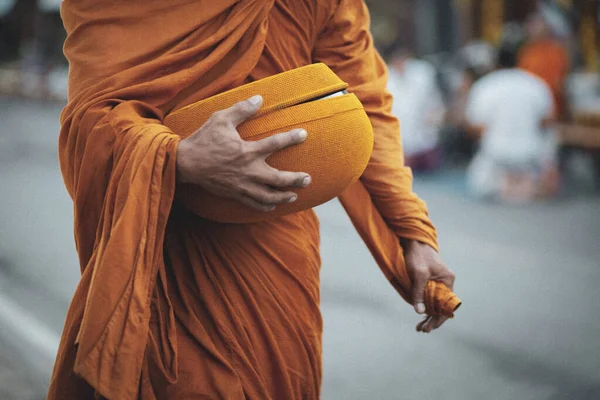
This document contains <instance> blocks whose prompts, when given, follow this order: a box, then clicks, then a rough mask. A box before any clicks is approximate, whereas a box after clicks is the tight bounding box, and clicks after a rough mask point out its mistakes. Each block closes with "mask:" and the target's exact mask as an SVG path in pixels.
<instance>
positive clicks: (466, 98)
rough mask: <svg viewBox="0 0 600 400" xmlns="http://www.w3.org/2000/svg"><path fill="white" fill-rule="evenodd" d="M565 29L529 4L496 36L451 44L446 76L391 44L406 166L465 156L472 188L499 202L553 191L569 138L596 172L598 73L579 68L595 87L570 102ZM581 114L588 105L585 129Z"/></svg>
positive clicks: (427, 166) (462, 161) (430, 166)
mask: <svg viewBox="0 0 600 400" xmlns="http://www.w3.org/2000/svg"><path fill="white" fill-rule="evenodd" d="M566 36H567V35H564V34H562V35H561V32H560V30H557V29H555V27H553V25H552V23H551V21H549V19H548V16H546V15H544V13H542V12H534V13H531V14H530V15H529V16H528V17H527V18H526V19H525V20H524V21H523V23H521V24H517V23H514V22H513V23H510V24H506V25H505V26H504V27H503V30H502V36H501V38H500V39H499V40H498V43H497V45H495V46H494V45H492V44H489V43H488V42H485V41H473V42H471V43H468V44H467V45H466V46H464V47H463V48H462V49H460V50H459V51H458V53H457V55H456V57H455V59H454V60H453V66H452V67H451V68H453V69H454V71H453V72H454V74H451V75H450V76H451V77H452V78H454V79H453V80H452V79H449V78H448V74H446V76H444V75H443V74H442V73H441V72H440V71H441V70H442V68H441V67H440V66H439V65H435V63H434V62H430V61H427V60H426V59H423V58H417V57H416V56H415V55H414V54H413V52H411V51H410V49H407V48H404V47H398V48H396V49H394V50H393V51H392V52H391V54H390V56H389V60H388V65H389V69H390V77H389V85H388V89H389V91H390V92H391V93H392V95H393V96H394V108H393V112H394V114H395V115H396V116H397V117H398V118H399V119H400V123H401V136H402V142H403V147H404V153H405V163H406V164H407V165H408V166H410V167H411V168H412V169H413V171H414V172H415V173H424V172H431V171H435V170H438V169H440V168H442V167H444V168H447V167H454V166H461V165H466V166H467V185H468V189H469V191H470V193H471V194H472V195H473V196H475V197H477V198H480V199H488V200H494V201H502V202H507V203H524V202H530V201H534V200H536V199H548V198H551V197H554V196H556V195H557V194H559V192H560V191H561V188H562V187H563V186H564V185H563V182H564V178H563V175H564V173H565V169H566V168H565V160H566V156H567V155H569V154H570V151H571V150H573V148H575V149H577V151H581V152H584V153H586V154H587V155H589V157H590V159H591V160H592V165H591V169H595V171H593V172H592V173H593V174H595V177H596V178H595V179H598V177H599V174H600V168H598V167H599V166H600V163H598V153H597V151H598V149H599V147H598V138H599V136H600V131H599V130H598V128H599V127H598V125H595V123H594V120H595V121H596V122H597V115H598V114H597V113H600V103H598V102H597V99H598V97H597V96H599V95H600V86H599V80H598V74H597V73H593V74H590V75H589V76H587V78H588V79H587V82H588V84H590V85H591V87H592V88H595V89H592V90H591V92H592V93H591V96H588V97H591V100H590V99H589V98H588V99H587V103H588V104H590V107H589V108H588V109H585V107H581V105H580V104H577V103H581V97H582V96H581V90H580V91H579V92H577V93H576V94H577V95H578V98H577V99H572V98H573V97H574V96H573V95H574V93H572V91H569V87H570V86H573V82H570V80H574V75H573V74H572V72H573V71H574V69H573V66H572V62H571V59H570V52H569V48H568V43H567V40H566V38H567V37H566ZM443 68H445V69H448V65H444V66H443ZM578 79H581V76H579V77H578ZM594 101H595V102H596V104H591V103H594ZM577 106H579V107H577ZM582 109H583V110H582ZM582 114H586V115H587V114H589V115H588V116H587V120H588V121H587V122H588V124H587V126H588V129H586V127H585V126H582V124H581V121H580V120H581V119H582V118H583V119H585V117H582ZM590 115H591V117H590ZM594 115H596V117H594ZM584 125H585V124H584ZM594 163H595V164H594Z"/></svg>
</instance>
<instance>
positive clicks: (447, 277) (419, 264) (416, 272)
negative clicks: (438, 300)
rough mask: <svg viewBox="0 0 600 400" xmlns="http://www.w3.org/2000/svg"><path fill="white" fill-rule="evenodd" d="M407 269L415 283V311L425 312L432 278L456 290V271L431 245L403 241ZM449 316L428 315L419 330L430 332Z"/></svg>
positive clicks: (418, 326) (413, 290) (418, 325)
mask: <svg viewBox="0 0 600 400" xmlns="http://www.w3.org/2000/svg"><path fill="white" fill-rule="evenodd" d="M402 247H403V248H404V260H405V262H406V269H407V271H408V273H409V275H410V278H411V280H412V283H413V288H412V298H413V305H414V307H415V311H416V312H417V313H418V314H425V313H426V307H425V288H426V286H427V283H428V282H429V281H430V280H433V281H438V282H442V283H443V284H445V285H446V286H447V287H448V289H450V290H454V273H453V272H452V271H451V270H450V269H449V268H448V266H447V265H446V264H445V263H444V262H443V261H442V259H441V257H440V255H439V254H438V252H437V251H435V249H433V248H432V247H431V246H429V245H427V244H424V243H421V242H418V241H416V240H406V241H403V243H402ZM447 319H448V317H446V316H442V315H436V316H432V315H426V316H425V318H424V319H423V320H422V321H421V322H419V323H418V324H417V331H418V332H424V333H429V332H431V331H432V330H434V329H437V328H439V327H440V326H442V324H443V323H444V322H446V320H447Z"/></svg>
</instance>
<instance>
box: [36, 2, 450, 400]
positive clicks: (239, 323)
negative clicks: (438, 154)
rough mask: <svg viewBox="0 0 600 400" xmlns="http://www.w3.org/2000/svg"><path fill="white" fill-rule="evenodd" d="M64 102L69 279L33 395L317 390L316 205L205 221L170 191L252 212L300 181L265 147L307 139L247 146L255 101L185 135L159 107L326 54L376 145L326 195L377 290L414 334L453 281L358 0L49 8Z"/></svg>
mask: <svg viewBox="0 0 600 400" xmlns="http://www.w3.org/2000/svg"><path fill="white" fill-rule="evenodd" d="M61 14H62V18H63V21H64V25H65V28H66V31H67V34H68V37H67V40H66V43H65V47H64V51H65V54H66V56H67V58H68V59H69V62H70V76H69V103H68V105H67V106H66V107H65V109H64V110H63V112H62V114H61V124H62V127H61V133H60V139H59V157H60V165H61V169H62V173H63V177H64V181H65V185H66V187H67V190H68V192H69V194H70V196H71V197H72V199H73V202H74V216H75V240H76V245H77V251H78V255H79V262H80V265H81V272H82V276H81V281H80V283H79V285H78V287H77V289H76V291H75V294H74V296H73V300H72V303H71V306H70V308H69V311H68V314H67V318H66V322H65V328H64V331H63V335H62V339H61V343H60V348H59V352H58V356H57V359H56V365H55V368H54V373H53V376H52V380H51V384H50V389H49V394H48V399H50V400H56V399H78V400H85V399H95V398H106V399H110V400H131V399H144V400H149V399H200V398H202V399H235V400H241V399H257V400H284V399H286V400H287V399H292V400H294V399H318V398H319V390H320V383H321V334H322V320H321V314H320V311H319V270H320V258H319V222H318V220H317V217H316V215H315V212H314V211H313V210H306V211H303V212H299V213H296V214H292V215H288V216H285V217H281V218H277V219H274V220H269V221H266V222H259V223H253V224H220V223H216V222H211V221H208V220H204V219H202V218H200V217H198V216H196V215H194V214H192V213H191V212H190V211H188V210H186V209H185V208H183V207H182V206H181V205H180V204H178V203H177V201H174V198H175V194H176V191H177V187H178V183H180V182H188V183H194V184H197V185H201V186H202V187H204V188H205V189H206V190H208V191H210V192H212V193H215V194H218V195H220V196H224V197H229V198H234V199H237V200H239V201H240V202H242V203H244V204H246V205H248V206H250V207H255V208H257V209H259V210H263V211H268V210H271V209H273V207H277V206H278V205H279V204H282V203H284V202H287V201H293V200H294V194H293V193H292V192H289V191H286V190H285V189H284V188H286V187H291V186H306V185H309V184H310V182H311V179H312V177H310V176H308V175H307V174H305V173H303V172H301V171H300V172H298V171H277V170H274V169H272V168H270V167H269V166H268V165H267V164H266V163H265V162H264V160H265V158H266V156H268V154H270V153H272V152H275V151H278V150H279V149H282V148H285V147H287V146H292V145H297V144H299V143H301V142H302V141H303V140H304V139H305V138H306V136H307V135H311V132H304V131H302V130H298V131H291V132H283V133H281V134H280V135H276V136H273V137H271V138H268V139H265V140H262V141H258V142H254V143H249V142H244V141H242V140H241V139H240V137H239V135H238V134H237V131H236V125H237V124H239V123H240V122H242V121H244V120H245V119H247V118H249V117H250V116H252V115H253V114H254V113H255V112H256V111H257V110H259V109H260V106H261V101H262V99H261V98H260V97H253V98H251V99H248V100H247V101H243V102H241V103H239V104H237V105H235V106H233V107H232V108H230V109H227V110H223V111H220V112H218V113H216V114H215V115H213V117H211V119H210V120H209V121H208V122H207V123H206V124H205V125H204V126H202V127H201V128H200V129H199V130H198V131H197V132H196V133H195V134H194V135H192V136H191V137H189V138H187V139H184V140H182V139H181V138H180V137H179V136H178V135H177V133H176V132H173V131H170V130H169V129H168V128H166V127H165V126H164V125H163V124H162V123H161V122H162V121H163V120H164V118H165V116H166V115H168V114H169V113H170V112H173V111H175V110H178V109H180V108H181V107H184V106H186V105H188V104H191V103H194V102H196V101H199V100H201V99H204V98H207V97H210V96H213V95H215V94H217V93H220V92H223V91H225V90H228V89H231V88H234V87H237V86H239V85H242V84H245V83H248V82H251V81H253V80H257V79H261V78H264V77H266V76H270V75H273V74H276V73H279V72H283V71H286V70H289V69H293V68H296V67H300V66H303V65H307V64H310V63H315V62H323V63H326V64H327V65H328V66H329V67H330V68H332V69H333V71H334V72H336V73H337V74H338V75H339V76H340V77H341V78H342V79H343V80H345V81H346V82H348V83H349V85H350V87H349V90H350V91H351V92H353V93H355V94H356V95H357V96H358V97H359V99H360V100H361V101H362V103H363V104H364V107H365V110H366V112H367V113H368V115H369V117H370V120H371V122H372V125H373V128H374V131H375V137H376V138H375V146H374V150H373V155H372V158H371V160H370V163H369V166H368V167H367V169H366V171H365V172H364V174H363V176H362V177H361V179H360V180H359V182H357V183H356V184H354V185H353V186H351V187H350V188H348V190H347V191H346V192H345V193H343V194H342V195H341V196H340V200H341V202H342V204H343V206H344V207H345V208H346V210H347V212H348V215H349V217H350V219H351V221H352V222H353V224H354V225H355V227H356V229H357V230H358V232H359V234H360V235H361V237H362V238H363V240H364V241H365V243H366V245H367V246H368V247H369V249H370V251H371V252H372V253H373V255H374V257H375V259H376V260H377V262H378V264H379V266H380V267H381V269H382V271H383V272H384V274H385V275H386V277H388V279H389V280H390V282H391V283H392V285H393V286H394V287H395V288H396V289H397V290H398V292H399V293H400V294H401V295H402V296H403V297H404V298H405V299H406V300H408V301H409V302H410V303H411V304H413V305H414V307H415V310H416V311H417V312H418V313H421V314H425V313H427V314H426V315H424V319H423V320H422V321H421V322H419V324H418V325H417V330H419V331H422V332H430V331H432V330H433V329H436V328H438V327H439V326H441V325H442V324H443V323H444V321H446V319H447V315H446V316H445V315H443V314H440V313H437V312H436V307H435V305H434V304H432V300H431V299H432V298H434V297H435V296H433V294H432V293H434V292H433V289H432V288H433V287H434V286H435V285H433V284H432V283H435V282H438V283H439V282H442V283H444V284H445V285H446V286H447V287H449V288H450V289H452V285H453V282H454V275H453V273H452V272H451V271H450V270H449V269H448V267H447V266H446V265H445V264H444V263H443V262H442V260H441V259H440V256H439V255H438V253H437V240H436V232H435V229H434V227H433V225H432V223H431V221H430V220H429V217H428V213H427V209H426V207H425V205H424V203H423V202H422V201H421V200H419V198H418V197H417V196H416V195H415V194H414V193H413V192H412V189H411V184H412V178H411V173H410V170H408V169H406V168H405V167H404V166H403V158H402V149H401V146H400V139H399V135H398V132H399V126H398V121H397V120H396V119H395V118H393V117H392V115H391V114H390V109H391V104H392V99H391V97H390V95H389V94H388V93H387V92H386V90H385V86H386V77H387V71H386V68H385V65H384V63H383V62H382V60H381V57H380V56H379V54H378V53H377V51H376V50H375V48H374V46H373V41H372V37H371V35H370V34H369V14H368V11H367V8H366V7H365V5H364V3H363V2H362V1H361V0H325V1H321V0H319V1H317V0H302V1H300V0H275V1H274V0H220V1H204V0H196V1H181V0H175V1H169V2H165V1H159V0H146V1H115V0H64V1H63V3H62V5H61Z"/></svg>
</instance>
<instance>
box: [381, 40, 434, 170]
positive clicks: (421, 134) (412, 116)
mask: <svg viewBox="0 0 600 400" xmlns="http://www.w3.org/2000/svg"><path fill="white" fill-rule="evenodd" d="M388 90H389V91H390V92H391V93H392V96H393V97H394V102H393V105H392V113H393V114H394V115H395V116H396V117H397V118H398V119H399V120H400V132H401V137H402V147H403V149H404V157H405V164H406V165H407V166H409V167H411V168H412V169H413V170H416V171H425V170H430V169H434V168H436V167H438V166H439V165H440V164H441V161H442V156H441V151H440V149H439V147H438V136H439V130H440V126H441V124H442V121H443V119H444V114H445V107H444V102H443V100H442V95H441V93H440V90H439V88H438V86H437V82H436V71H435V68H434V67H433V66H432V65H431V64H430V63H428V62H427V61H423V60H417V59H415V58H413V57H411V55H410V54H409V53H408V52H406V51H404V50H399V51H397V52H396V53H395V54H394V56H393V57H392V59H391V61H390V63H389V77H388Z"/></svg>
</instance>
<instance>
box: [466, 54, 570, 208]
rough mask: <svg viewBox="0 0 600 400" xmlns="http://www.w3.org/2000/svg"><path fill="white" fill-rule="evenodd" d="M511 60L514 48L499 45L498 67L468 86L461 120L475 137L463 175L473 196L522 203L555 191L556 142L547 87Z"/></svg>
mask: <svg viewBox="0 0 600 400" xmlns="http://www.w3.org/2000/svg"><path fill="white" fill-rule="evenodd" d="M515 65H516V51H515V50H513V49H512V48H509V47H504V48H501V49H500V51H499V56H498V69H497V70H496V71H494V72H492V73H489V74H488V75H486V76H484V77H483V78H481V79H480V80H479V81H477V82H476V83H475V85H474V86H473V88H472V90H471V93H470V95H469V100H468V103H467V108H466V119H467V121H468V123H469V126H470V128H471V130H472V131H474V132H476V134H478V135H480V137H481V140H480V145H479V149H478V151H477V153H476V155H475V157H474V158H473V160H472V161H471V164H470V165H469V168H468V172H467V180H468V184H469V188H470V189H471V191H472V192H473V194H475V195H476V196H478V197H485V198H496V199H500V200H505V201H510V202H524V201H529V200H532V199H534V198H536V197H538V196H540V195H549V194H550V193H553V192H555V191H556V189H557V185H558V175H557V174H558V172H557V168H556V147H557V141H556V137H555V134H554V132H553V130H552V129H551V128H550V126H551V123H552V120H553V117H554V106H553V97H552V92H551V90H550V88H549V87H548V85H547V84H546V83H545V82H544V81H542V80H541V79H539V78H538V77H536V76H534V75H532V74H530V73H529V72H526V71H524V70H521V69H518V68H515Z"/></svg>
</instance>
